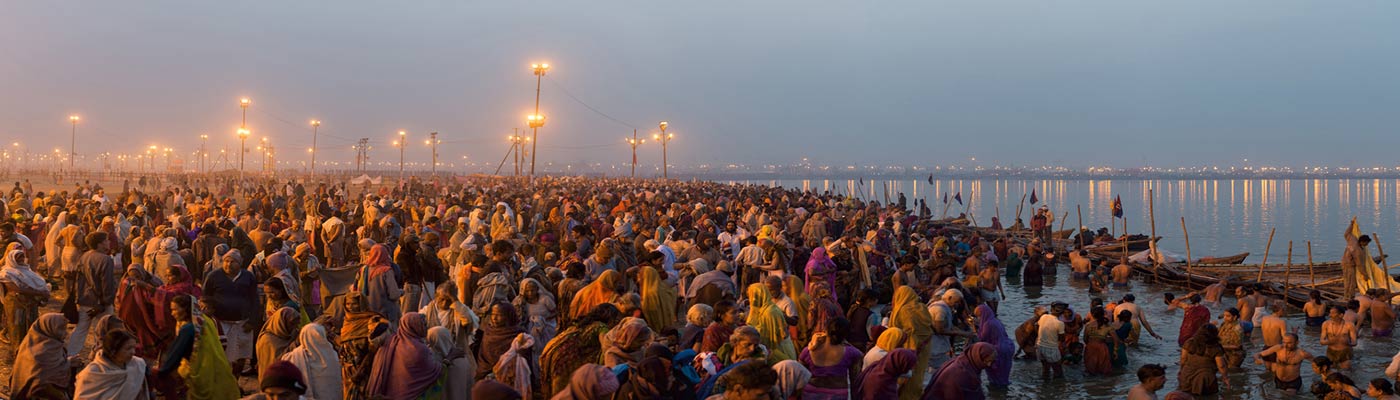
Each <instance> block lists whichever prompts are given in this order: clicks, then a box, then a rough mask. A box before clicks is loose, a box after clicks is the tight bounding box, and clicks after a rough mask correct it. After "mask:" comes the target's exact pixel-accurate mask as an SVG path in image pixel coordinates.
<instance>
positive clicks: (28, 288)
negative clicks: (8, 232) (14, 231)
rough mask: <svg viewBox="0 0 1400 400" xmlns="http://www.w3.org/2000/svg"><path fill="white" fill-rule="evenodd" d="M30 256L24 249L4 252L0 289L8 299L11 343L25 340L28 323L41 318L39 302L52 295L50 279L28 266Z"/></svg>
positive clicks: (7, 316)
mask: <svg viewBox="0 0 1400 400" xmlns="http://www.w3.org/2000/svg"><path fill="white" fill-rule="evenodd" d="M28 259H29V256H28V254H25V252H24V251H22V250H11V251H9V252H6V253H5V266H4V267H3V269H0V293H3V297H4V299H5V320H4V321H5V330H6V333H7V336H6V339H8V341H9V342H10V343H19V342H21V341H23V340H24V336H25V334H26V333H27V332H29V327H30V326H31V325H34V321H35V320H37V319H39V305H41V304H44V303H47V302H48V301H49V297H50V296H51V293H49V284H48V282H45V281H44V278H43V277H41V276H39V274H38V273H36V272H34V270H33V269H30V268H29V263H28V262H27V260H28ZM13 356H14V355H13V354H12V355H11V359H13Z"/></svg>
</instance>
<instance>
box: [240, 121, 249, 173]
mask: <svg viewBox="0 0 1400 400" xmlns="http://www.w3.org/2000/svg"><path fill="white" fill-rule="evenodd" d="M248 134H249V132H248V129H247V128H240V129H239V130H238V181H239V182H243V154H244V153H247V152H248ZM240 185H241V183H240Z"/></svg>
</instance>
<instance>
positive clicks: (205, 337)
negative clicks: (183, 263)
mask: <svg viewBox="0 0 1400 400" xmlns="http://www.w3.org/2000/svg"><path fill="white" fill-rule="evenodd" d="M170 312H171V314H172V315H173V316H174V317H175V320H176V321H178V322H179V323H180V328H179V329H178V330H177V331H176V332H177V334H176V335H175V341H174V342H172V343H171V344H170V347H169V348H168V349H167V350H166V352H165V354H162V355H161V360H160V365H159V366H157V368H156V371H155V373H156V375H157V376H158V377H159V378H160V379H158V380H157V381H158V382H160V381H163V382H166V383H167V384H173V385H169V386H167V387H166V390H164V391H163V392H164V393H165V394H166V395H167V396H170V397H174V398H181V396H187V397H186V398H189V399H195V400H206V399H208V400H231V399H237V398H238V397H239V395H240V393H239V389H238V381H237V380H235V378H234V376H233V369H232V367H231V366H230V365H229V362H228V358H227V357H225V356H224V347H223V345H222V344H220V343H219V330H218V327H217V326H215V325H214V320H213V319H211V318H209V317H206V316H204V315H203V314H202V313H200V311H199V308H198V307H195V301H194V298H193V297H189V296H181V297H176V298H175V299H174V300H172V301H171V302H170ZM176 378H178V379H176Z"/></svg>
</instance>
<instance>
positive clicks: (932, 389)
mask: <svg viewBox="0 0 1400 400" xmlns="http://www.w3.org/2000/svg"><path fill="white" fill-rule="evenodd" d="M989 352H990V353H993V354H995V353H996V349H995V348H993V347H992V345H991V344H987V343H981V342H978V343H975V344H973V345H972V347H969V348H967V350H965V351H963V354H962V355H960V356H958V358H955V359H953V361H949V362H948V363H947V364H944V365H943V368H941V369H939V370H938V373H936V374H934V375H933V379H931V380H929V382H928V386H926V387H924V396H923V400H944V399H949V400H951V399H965V400H983V399H986V398H987V394H986V393H985V392H983V391H982V370H984V369H987V368H988V367H991V365H977V362H975V361H973V359H972V354H973V353H981V354H983V355H985V354H986V353H989Z"/></svg>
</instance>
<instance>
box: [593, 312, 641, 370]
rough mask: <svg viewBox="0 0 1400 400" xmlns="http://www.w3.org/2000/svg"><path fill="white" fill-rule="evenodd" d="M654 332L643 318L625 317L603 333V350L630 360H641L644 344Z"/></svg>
mask: <svg viewBox="0 0 1400 400" xmlns="http://www.w3.org/2000/svg"><path fill="white" fill-rule="evenodd" d="M653 333H654V332H653V331H652V330H651V328H649V327H648V326H647V322H646V321H645V320H643V319H641V318H635V317H626V318H623V319H622V321H621V322H619V323H618V324H617V326H615V327H613V328H612V330H609V331H608V333H606V334H603V337H602V345H603V347H604V349H603V352H604V353H606V354H611V355H613V356H614V357H619V358H622V359H625V360H628V361H638V360H641V358H642V357H641V355H642V351H643V350H645V348H644V347H643V345H645V344H646V341H648V340H650V339H651V337H652V334H653Z"/></svg>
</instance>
